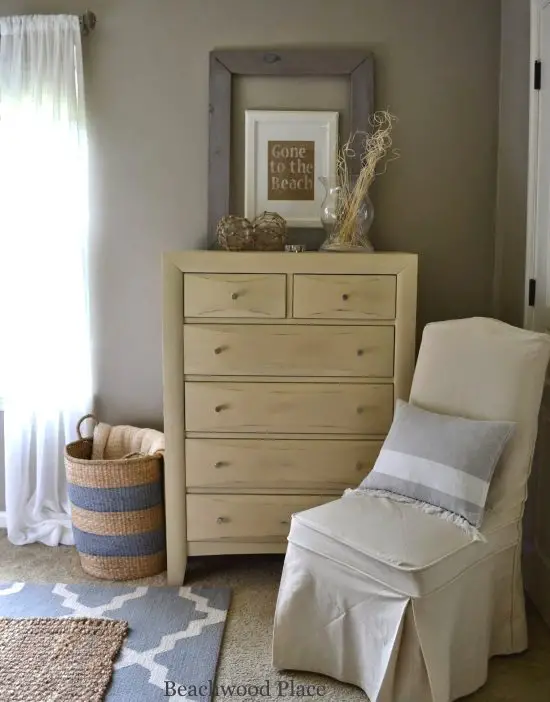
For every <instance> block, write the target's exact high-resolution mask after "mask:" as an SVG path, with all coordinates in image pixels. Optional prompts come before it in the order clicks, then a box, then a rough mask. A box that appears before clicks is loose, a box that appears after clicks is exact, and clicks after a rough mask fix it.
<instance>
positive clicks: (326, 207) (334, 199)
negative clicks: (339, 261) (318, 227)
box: [319, 176, 374, 252]
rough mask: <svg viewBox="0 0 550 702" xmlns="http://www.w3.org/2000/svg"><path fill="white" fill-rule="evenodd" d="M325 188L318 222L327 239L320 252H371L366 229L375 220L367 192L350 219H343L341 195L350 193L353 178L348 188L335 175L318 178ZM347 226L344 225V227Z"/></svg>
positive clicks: (367, 229) (371, 247) (372, 248)
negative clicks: (320, 223) (333, 176)
mask: <svg viewBox="0 0 550 702" xmlns="http://www.w3.org/2000/svg"><path fill="white" fill-rule="evenodd" d="M319 180H320V181H321V183H322V184H323V186H324V188H325V198H324V200H323V204H322V205H321V222H322V224H323V229H324V230H325V234H326V238H325V241H324V242H323V244H322V245H321V251H348V252H372V251H374V246H373V245H372V242H371V240H370V239H369V230H370V228H371V226H372V223H373V221H374V207H373V204H372V201H371V199H370V197H369V194H368V192H367V193H366V194H365V195H363V197H362V199H361V204H360V206H359V207H358V209H357V212H356V215H355V217H354V219H353V220H352V222H351V226H350V223H349V221H348V222H347V223H345V222H344V221H343V217H342V212H343V209H344V208H343V202H342V200H343V197H345V196H346V192H347V193H348V195H347V196H348V197H349V194H350V193H352V192H353V188H354V186H355V183H356V179H354V180H353V181H352V182H351V183H350V185H349V187H348V188H343V187H342V184H341V182H340V181H339V180H338V179H337V178H326V177H324V176H321V177H320V178H319ZM346 225H347V226H346Z"/></svg>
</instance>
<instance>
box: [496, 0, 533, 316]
mask: <svg viewBox="0 0 550 702" xmlns="http://www.w3.org/2000/svg"><path fill="white" fill-rule="evenodd" d="M501 32H502V41H501V79H500V116H499V149H498V171H497V172H498V190H497V207H496V240H495V303H496V308H495V313H496V315H497V316H499V317H500V318H501V319H503V320H505V321H506V322H509V323H511V324H516V325H519V326H522V325H523V304H524V289H525V287H524V286H525V243H526V225H527V175H528V159H529V92H530V89H531V77H530V72H531V70H530V65H529V62H530V57H529V52H530V48H529V45H530V7H529V2H527V0H502V17H501Z"/></svg>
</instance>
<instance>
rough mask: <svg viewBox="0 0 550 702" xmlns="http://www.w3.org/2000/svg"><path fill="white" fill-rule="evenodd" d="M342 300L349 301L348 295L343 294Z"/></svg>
mask: <svg viewBox="0 0 550 702" xmlns="http://www.w3.org/2000/svg"><path fill="white" fill-rule="evenodd" d="M342 300H343V301H344V302H345V301H346V300H349V295H348V294H347V293H344V294H343V295H342Z"/></svg>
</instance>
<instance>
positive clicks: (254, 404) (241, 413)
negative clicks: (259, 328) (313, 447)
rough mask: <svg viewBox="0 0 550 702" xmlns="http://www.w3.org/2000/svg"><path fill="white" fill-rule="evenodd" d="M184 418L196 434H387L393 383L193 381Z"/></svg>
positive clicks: (389, 422)
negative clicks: (212, 432)
mask: <svg viewBox="0 0 550 702" xmlns="http://www.w3.org/2000/svg"><path fill="white" fill-rule="evenodd" d="M185 417H186V427H187V431H196V432H211V431H214V432H215V431H217V432H259V433H272V434H273V433H281V434H302V433H304V434H307V433H312V434H363V435H366V434H385V433H386V432H387V431H388V429H389V428H390V424H391V421H392V417H393V385H392V384H390V383H388V384H372V385H370V384H351V383H349V384H344V383H342V384H339V383H231V382H230V383H225V382H223V383H216V382H189V383H186V384H185Z"/></svg>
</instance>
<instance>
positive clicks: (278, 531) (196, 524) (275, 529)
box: [187, 495, 332, 541]
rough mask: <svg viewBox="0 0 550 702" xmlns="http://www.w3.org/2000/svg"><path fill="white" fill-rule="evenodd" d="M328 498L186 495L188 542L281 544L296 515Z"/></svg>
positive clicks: (328, 500)
mask: <svg viewBox="0 0 550 702" xmlns="http://www.w3.org/2000/svg"><path fill="white" fill-rule="evenodd" d="M331 499H332V498H331V497H329V496H326V495H325V496H322V495H317V496H310V495H187V539H188V540H189V541H207V540H216V541H224V540H235V541H254V540H256V541H258V540H265V541H269V540H273V541H279V540H280V541H283V540H284V539H286V537H287V536H288V531H289V528H290V520H291V517H292V515H293V514H294V513H295V512H301V511H302V510H305V509H310V508H311V507H317V506H318V505H321V504H324V503H325V502H330V501H331Z"/></svg>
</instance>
